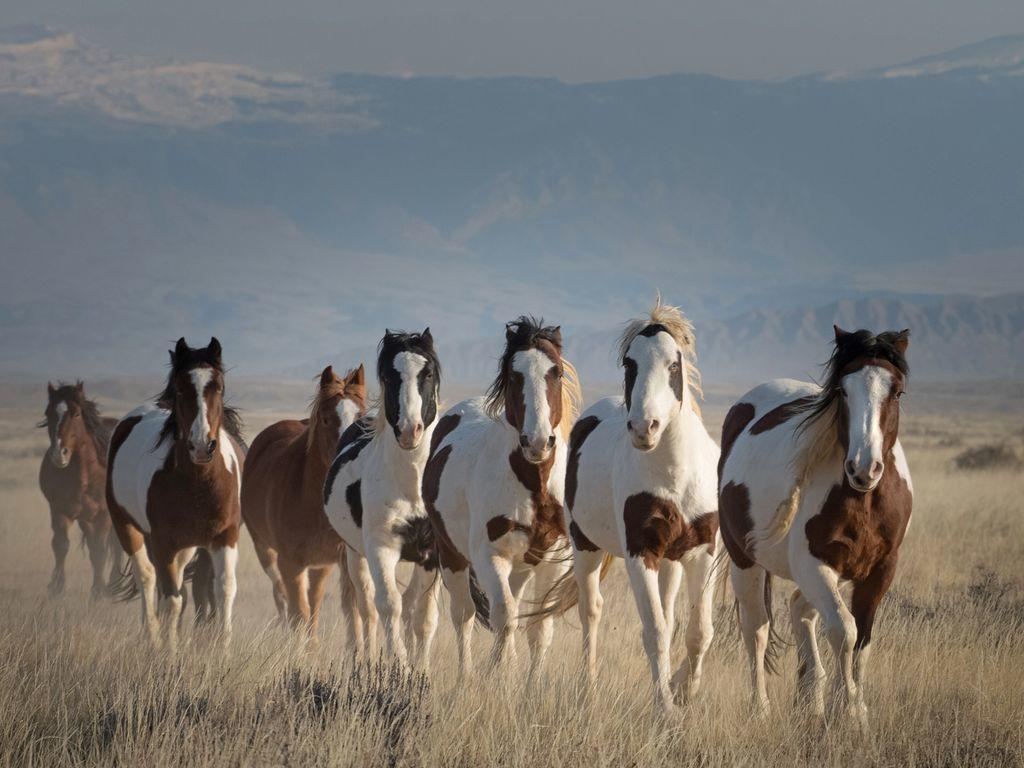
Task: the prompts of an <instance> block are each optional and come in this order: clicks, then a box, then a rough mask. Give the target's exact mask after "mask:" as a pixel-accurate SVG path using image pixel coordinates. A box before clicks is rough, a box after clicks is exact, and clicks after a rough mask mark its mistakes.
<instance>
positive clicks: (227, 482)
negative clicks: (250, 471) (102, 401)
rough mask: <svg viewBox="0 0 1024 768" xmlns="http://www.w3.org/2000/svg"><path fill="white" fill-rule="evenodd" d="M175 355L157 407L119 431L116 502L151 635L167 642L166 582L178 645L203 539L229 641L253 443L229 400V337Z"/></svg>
mask: <svg viewBox="0 0 1024 768" xmlns="http://www.w3.org/2000/svg"><path fill="white" fill-rule="evenodd" d="M170 354H171V372H170V375H169V376H168V378H167V386H166V388H165V389H164V392H163V394H162V395H161V396H160V397H159V399H158V400H157V403H156V406H155V407H154V406H142V407H140V408H138V409H136V410H134V411H132V412H131V413H129V414H128V415H127V416H125V417H124V418H123V419H121V421H120V422H119V423H118V425H117V428H116V429H115V430H114V434H113V437H111V440H110V460H109V462H108V466H107V505H108V506H109V508H110V516H111V519H112V520H113V521H114V529H115V530H116V531H117V535H118V538H119V539H120V541H121V545H122V546H123V547H124V550H125V552H127V553H128V554H129V555H130V556H131V558H132V567H133V571H134V576H135V582H136V585H137V587H138V588H139V590H140V591H141V592H142V612H143V622H144V625H145V627H146V629H148V631H149V637H150V639H151V640H152V642H153V643H154V645H157V646H159V645H160V643H161V636H160V620H159V619H158V618H157V612H156V607H157V588H158V586H159V590H160V597H161V599H162V600H163V605H164V607H165V608H166V610H165V611H164V612H163V613H164V617H165V618H166V623H167V631H168V643H169V646H170V648H171V650H172V651H173V650H175V649H176V648H177V642H178V624H179V621H178V620H179V618H180V617H181V612H182V608H183V605H184V600H183V592H182V581H183V578H184V570H185V565H186V564H187V563H188V562H189V561H190V560H192V557H193V555H195V553H196V550H197V548H199V547H203V548H205V549H207V550H208V551H209V553H210V554H211V555H212V560H213V571H212V574H211V581H212V578H213V577H214V576H215V578H216V581H217V584H218V590H217V591H218V592H219V594H218V601H219V603H220V607H221V615H222V630H223V634H222V639H223V642H224V644H225V645H226V644H227V642H228V640H229V639H230V635H231V610H232V605H233V603H234V599H235V591H236V582H235V565H236V563H237V561H238V528H239V525H240V524H241V514H240V510H239V492H240V488H241V481H242V461H243V456H244V453H245V449H244V447H243V443H242V438H241V422H240V420H239V418H238V414H237V413H236V412H235V411H234V409H232V408H230V407H228V406H227V405H225V404H224V366H223V363H222V362H221V347H220V342H218V341H217V339H210V343H209V345H208V346H206V347H205V348H195V349H194V348H192V347H189V345H188V344H186V343H185V339H184V338H181V339H178V344H177V346H176V347H175V348H174V350H173V351H172V352H171V353H170ZM203 587H204V591H208V589H209V588H210V587H212V584H208V585H203Z"/></svg>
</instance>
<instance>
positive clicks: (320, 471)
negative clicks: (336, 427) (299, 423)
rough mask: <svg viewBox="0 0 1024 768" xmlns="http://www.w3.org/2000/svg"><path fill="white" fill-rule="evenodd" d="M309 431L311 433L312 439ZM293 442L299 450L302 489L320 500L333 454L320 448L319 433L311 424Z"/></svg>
mask: <svg viewBox="0 0 1024 768" xmlns="http://www.w3.org/2000/svg"><path fill="white" fill-rule="evenodd" d="M310 431H312V432H313V434H312V438H310ZM295 442H296V444H297V445H298V447H299V448H300V449H301V452H300V459H299V460H300V461H301V462H302V488H303V490H304V491H305V492H307V493H309V492H312V493H313V494H314V495H316V497H317V498H321V494H322V493H323V488H324V480H326V479H327V470H328V469H329V468H330V466H331V461H332V460H333V458H334V456H333V452H332V451H331V450H330V449H328V450H326V451H325V450H324V449H323V448H321V445H320V435H319V432H318V431H316V429H315V428H314V427H313V425H312V424H310V425H309V426H307V427H306V429H305V430H304V431H303V432H302V433H301V434H300V435H298V437H297V438H296V441H295ZM335 442H337V441H335ZM321 500H322V499H321Z"/></svg>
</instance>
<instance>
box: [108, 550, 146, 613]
mask: <svg viewBox="0 0 1024 768" xmlns="http://www.w3.org/2000/svg"><path fill="white" fill-rule="evenodd" d="M107 592H108V594H109V595H110V597H111V598H113V599H114V600H115V601H117V602H119V603H127V602H130V601H132V600H134V599H135V598H136V597H138V596H139V585H138V584H136V583H135V575H134V574H133V573H132V561H131V559H130V558H129V559H127V560H125V561H124V567H122V568H121V571H120V573H118V575H117V578H115V579H111V581H110V584H109V585H107Z"/></svg>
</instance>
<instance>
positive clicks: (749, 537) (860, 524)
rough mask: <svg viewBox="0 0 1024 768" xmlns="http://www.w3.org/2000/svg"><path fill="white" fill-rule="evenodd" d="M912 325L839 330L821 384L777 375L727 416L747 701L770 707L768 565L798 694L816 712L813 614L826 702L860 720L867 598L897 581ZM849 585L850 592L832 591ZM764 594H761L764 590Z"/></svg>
mask: <svg viewBox="0 0 1024 768" xmlns="http://www.w3.org/2000/svg"><path fill="white" fill-rule="evenodd" d="M908 342H909V332H908V331H900V332H898V333H897V332H892V331H890V332H886V333H880V334H878V335H877V336H876V335H874V334H872V333H870V332H869V331H864V330H861V331H856V332H853V333H846V332H844V331H842V330H841V329H839V328H838V327H836V328H835V349H834V351H833V353H832V357H831V359H830V360H829V362H828V364H827V366H826V375H825V384H824V386H822V387H819V386H816V385H814V384H811V383H809V382H802V381H793V380H791V379H783V380H778V381H772V382H769V383H767V384H762V385H761V386H759V387H757V388H755V389H752V390H751V391H750V392H748V393H747V394H746V395H744V396H743V397H742V398H740V400H739V401H738V402H737V403H736V404H735V405H734V406H733V407H732V409H731V410H730V411H729V414H728V416H727V417H726V420H725V424H724V426H723V428H722V461H721V464H720V469H719V474H720V479H719V484H720V487H719V494H720V515H721V525H722V536H723V538H724V540H725V544H726V547H727V549H728V551H729V555H730V557H731V559H732V567H731V575H732V583H733V587H734V589H735V591H736V597H737V600H738V601H739V607H740V625H741V630H742V634H743V640H744V643H745V644H746V647H747V652H748V654H749V656H750V669H751V680H752V684H753V704H754V708H755V710H756V711H758V712H760V713H764V712H766V711H767V707H768V693H767V689H766V686H765V653H766V651H767V649H768V645H769V634H770V616H771V614H770V595H771V591H770V584H771V577H772V576H781V577H782V578H785V579H788V580H790V581H793V582H795V583H796V585H797V590H796V591H795V592H794V593H793V597H792V599H791V602H790V616H791V619H792V624H793V634H794V636H795V637H796V641H797V653H798V657H799V672H798V700H801V701H802V702H803V703H805V704H809V705H810V706H811V707H812V708H813V710H814V711H815V712H816V713H817V714H818V715H823V714H824V713H825V704H824V698H823V692H822V683H823V681H824V679H825V677H826V675H825V672H824V668H823V666H822V663H821V659H820V657H819V654H818V646H817V640H816V638H815V629H816V625H817V621H818V617H819V616H820V617H821V618H822V620H823V622H824V625H825V631H826V634H827V637H828V640H829V644H830V645H831V646H832V651H833V654H834V656H835V659H836V665H837V670H836V671H837V674H836V677H835V688H834V695H833V698H832V704H833V705H836V706H839V707H842V708H843V709H844V710H845V713H846V714H847V715H848V716H849V717H850V718H852V719H853V720H854V721H855V722H857V723H858V724H859V725H860V726H861V727H866V726H867V708H866V706H865V703H864V687H863V683H864V681H863V676H864V671H865V667H866V666H867V661H868V651H869V648H870V645H869V644H870V642H871V630H872V625H873V623H874V618H875V611H876V609H877V608H878V604H879V602H880V601H881V599H882V597H883V596H884V595H885V593H886V591H887V590H888V588H889V585H890V584H891V583H892V579H893V575H894V574H895V571H896V561H897V554H898V551H899V547H900V544H901V542H902V541H903V537H904V534H905V533H906V530H907V526H908V525H909V522H910V513H911V507H912V503H913V487H912V485H911V480H910V470H909V469H908V467H907V460H906V457H905V456H904V453H903V449H902V447H901V446H900V442H899V412H900V408H899V399H900V396H901V395H902V394H903V389H904V386H905V385H906V379H907V374H908V368H907V361H906V356H905V355H906V350H907V345H908ZM844 583H851V584H852V585H853V591H852V597H851V599H850V602H849V605H848V604H847V601H846V600H845V599H844V598H843V596H842V595H841V594H840V586H841V585H843V584H844ZM766 598H767V599H766Z"/></svg>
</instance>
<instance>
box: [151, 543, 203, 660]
mask: <svg viewBox="0 0 1024 768" xmlns="http://www.w3.org/2000/svg"><path fill="white" fill-rule="evenodd" d="M195 553H196V548H195V547H189V548H188V549H182V550H180V551H178V552H177V553H175V554H174V555H172V556H170V558H169V559H168V561H166V562H164V561H163V559H162V558H159V559H158V562H157V564H156V565H157V568H158V569H159V571H160V572H159V573H158V576H159V578H160V579H161V581H162V582H163V586H164V592H165V595H164V597H165V600H166V606H167V608H166V614H167V646H168V649H169V650H170V652H171V653H176V652H177V650H178V631H179V629H180V628H181V621H182V613H183V612H184V608H185V598H184V590H183V589H182V584H183V583H184V579H185V566H186V565H188V564H189V561H190V560H192V558H193V556H195Z"/></svg>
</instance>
